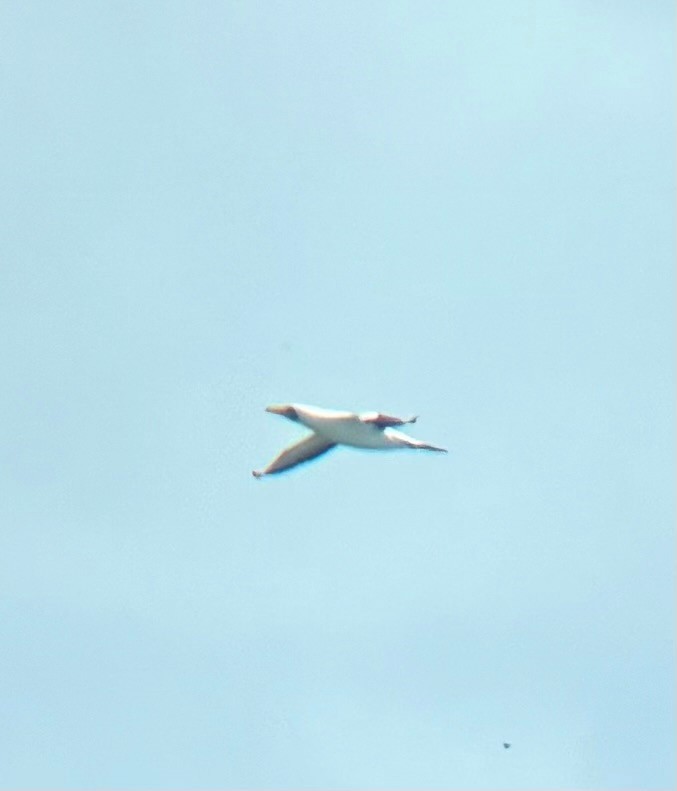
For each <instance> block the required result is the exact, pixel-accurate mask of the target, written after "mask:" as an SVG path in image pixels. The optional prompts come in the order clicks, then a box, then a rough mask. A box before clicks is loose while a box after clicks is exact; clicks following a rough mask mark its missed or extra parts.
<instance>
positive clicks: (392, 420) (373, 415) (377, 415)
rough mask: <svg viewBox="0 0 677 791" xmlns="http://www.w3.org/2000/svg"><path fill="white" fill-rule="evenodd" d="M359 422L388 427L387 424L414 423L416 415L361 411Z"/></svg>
mask: <svg viewBox="0 0 677 791" xmlns="http://www.w3.org/2000/svg"><path fill="white" fill-rule="evenodd" d="M359 418H360V422H362V423H367V424H369V425H371V426H376V427H377V428H388V427H389V426H403V425H404V424H405V423H415V422H416V417H393V416H392V415H384V414H383V413H382V412H363V413H362V414H361V415H360V416H359Z"/></svg>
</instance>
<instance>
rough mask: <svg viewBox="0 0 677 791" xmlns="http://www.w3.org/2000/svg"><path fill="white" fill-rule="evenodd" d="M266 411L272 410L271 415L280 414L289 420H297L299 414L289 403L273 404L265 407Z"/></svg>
mask: <svg viewBox="0 0 677 791" xmlns="http://www.w3.org/2000/svg"><path fill="white" fill-rule="evenodd" d="M266 412H272V414H273V415H282V417H286V418H288V419H289V420H298V419H299V416H298V414H297V412H296V409H294V407H293V406H292V405H291V404H273V405H272V406H267V407H266Z"/></svg>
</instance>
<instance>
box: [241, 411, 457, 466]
mask: <svg viewBox="0 0 677 791" xmlns="http://www.w3.org/2000/svg"><path fill="white" fill-rule="evenodd" d="M266 412H272V413H273V414H274V415H282V416H283V417H286V418H288V419H289V420H293V421H294V422H295V423H300V424H301V425H303V426H305V427H306V428H309V429H310V430H311V432H312V433H311V434H307V435H306V436H305V437H303V438H302V439H300V440H299V441H298V442H295V443H294V444H293V445H290V446H289V447H287V448H285V449H284V450H283V451H282V452H281V453H280V454H279V455H277V456H276V457H275V458H274V459H273V460H272V461H271V462H270V464H269V465H268V466H267V467H265V468H264V469H262V470H253V471H252V475H253V476H254V477H255V478H261V477H262V476H264V475H273V474H275V473H278V472H283V471H285V470H290V469H291V468H292V467H296V466H297V465H298V464H303V463H304V462H306V461H310V460H311V459H316V458H317V457H318V456H322V454H324V453H327V451H330V450H331V449H332V448H335V447H336V446H337V445H348V446H350V447H353V448H370V449H371V450H395V449H397V448H416V449H418V450H433V451H438V452H440V453H446V452H447V451H446V449H445V448H438V447H436V446H435V445H429V444H428V443H427V442H421V441H420V440H417V439H414V438H413V437H410V436H408V435H407V434H403V433H402V432H401V431H396V430H395V429H394V428H393V426H403V425H405V424H406V423H415V422H416V417H408V418H400V417H392V416H391V415H384V414H383V413H381V412H362V413H360V414H357V413H355V412H340V411H338V410H336V409H321V408H320V407H316V406H306V405H304V404H277V405H274V406H269V407H267V408H266Z"/></svg>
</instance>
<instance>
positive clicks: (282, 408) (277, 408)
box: [266, 404, 289, 415]
mask: <svg viewBox="0 0 677 791" xmlns="http://www.w3.org/2000/svg"><path fill="white" fill-rule="evenodd" d="M288 411H289V407H288V406H287V405H285V404H272V405H271V406H267V407H266V412H272V413H273V415H286V414H287V412H288Z"/></svg>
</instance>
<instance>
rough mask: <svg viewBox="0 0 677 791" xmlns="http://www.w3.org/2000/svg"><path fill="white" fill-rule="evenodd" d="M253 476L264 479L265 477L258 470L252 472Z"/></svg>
mask: <svg viewBox="0 0 677 791" xmlns="http://www.w3.org/2000/svg"><path fill="white" fill-rule="evenodd" d="M252 475H253V476H254V477H255V478H262V477H263V476H264V475H265V473H263V472H259V471H258V470H252Z"/></svg>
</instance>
